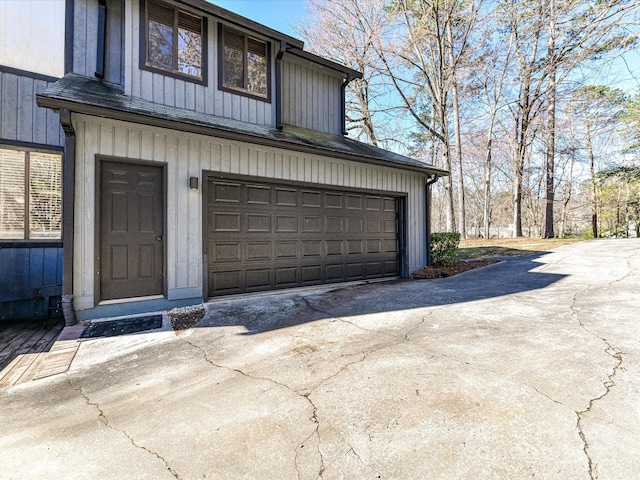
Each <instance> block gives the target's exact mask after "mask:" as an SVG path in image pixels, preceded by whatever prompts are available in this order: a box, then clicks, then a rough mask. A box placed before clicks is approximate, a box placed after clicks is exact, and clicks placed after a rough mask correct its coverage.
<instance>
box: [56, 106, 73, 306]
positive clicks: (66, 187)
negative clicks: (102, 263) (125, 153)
mask: <svg viewBox="0 0 640 480" xmlns="http://www.w3.org/2000/svg"><path fill="white" fill-rule="evenodd" d="M60 124H61V125H62V129H63V130H64V139H65V152H64V159H63V162H62V244H63V251H62V295H65V296H69V297H71V296H73V244H74V222H75V221H74V214H75V213H74V212H75V205H74V202H75V183H76V132H75V129H74V128H73V124H72V123H71V112H70V111H69V110H65V109H62V110H60Z"/></svg>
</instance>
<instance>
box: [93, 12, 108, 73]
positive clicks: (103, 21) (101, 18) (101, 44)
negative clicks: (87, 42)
mask: <svg viewBox="0 0 640 480" xmlns="http://www.w3.org/2000/svg"><path fill="white" fill-rule="evenodd" d="M106 31H107V0H98V45H97V52H96V71H95V73H94V75H95V77H96V78H99V79H100V80H103V79H104V51H105V43H106V35H105V33H106Z"/></svg>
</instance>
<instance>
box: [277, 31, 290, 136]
mask: <svg viewBox="0 0 640 480" xmlns="http://www.w3.org/2000/svg"><path fill="white" fill-rule="evenodd" d="M286 51H287V42H285V41H284V40H283V41H281V42H280V50H278V54H277V55H276V87H275V88H276V105H275V107H276V129H278V130H282V129H283V128H284V124H283V123H282V98H283V97H282V59H283V58H284V54H285V53H286Z"/></svg>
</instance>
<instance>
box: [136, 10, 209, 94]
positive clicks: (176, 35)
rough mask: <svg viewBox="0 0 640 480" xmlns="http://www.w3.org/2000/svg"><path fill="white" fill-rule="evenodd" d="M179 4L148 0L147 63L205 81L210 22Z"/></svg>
mask: <svg viewBox="0 0 640 480" xmlns="http://www.w3.org/2000/svg"><path fill="white" fill-rule="evenodd" d="M205 20H206V19H205V18H204V17H200V16H196V15H191V14H190V13H186V12H184V11H182V10H180V9H178V8H177V7H174V6H172V5H168V4H166V3H161V2H158V1H155V0H147V3H146V25H145V28H144V29H141V30H143V31H144V32H145V34H146V38H145V42H143V45H145V46H146V48H145V52H144V66H143V68H145V67H147V69H151V70H154V69H158V70H162V71H163V72H169V73H172V74H176V75H177V76H179V77H180V78H186V79H191V80H194V81H200V82H199V83H205V81H206V79H205V77H204V72H205V71H206V69H205V65H204V60H205V58H206V49H205V42H204V41H203V39H205V38H206V34H205V30H206V22H205Z"/></svg>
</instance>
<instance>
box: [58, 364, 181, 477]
mask: <svg viewBox="0 0 640 480" xmlns="http://www.w3.org/2000/svg"><path fill="white" fill-rule="evenodd" d="M66 377H67V382H68V383H69V385H70V386H71V388H72V389H73V390H75V391H76V392H78V393H79V394H80V395H82V398H84V400H85V402H86V403H87V405H88V406H90V407H94V408H95V409H96V410H97V411H98V419H99V420H100V422H101V423H102V424H103V425H104V426H105V427H107V428H109V429H111V430H114V431H116V432H119V433H121V434H122V435H124V436H125V437H126V438H127V440H129V442H130V443H131V445H133V446H134V447H136V448H138V449H140V450H144V451H145V452H147V453H148V454H150V455H153V456H154V457H156V458H157V459H158V460H160V461H161V462H162V463H164V466H165V468H166V469H167V470H168V471H169V473H171V475H173V477H174V478H177V479H178V480H180V475H178V472H176V471H175V470H174V469H173V468H171V466H170V465H169V463H168V462H167V461H166V460H165V459H164V458H162V457H161V456H160V455H159V454H158V453H157V452H154V451H153V450H150V449H148V448H147V447H145V446H144V445H138V444H137V443H136V442H135V440H134V439H133V437H132V436H131V435H129V434H128V433H127V431H126V430H123V429H121V428H118V427H115V426H113V425H111V424H110V423H109V419H108V418H107V416H106V415H105V413H104V410H102V407H100V404H99V403H96V402H92V401H91V399H90V398H89V396H88V395H87V394H86V393H85V392H84V390H82V387H80V386H76V385H75V384H74V383H73V381H72V380H71V378H70V377H69V374H68V373H67V374H66Z"/></svg>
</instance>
